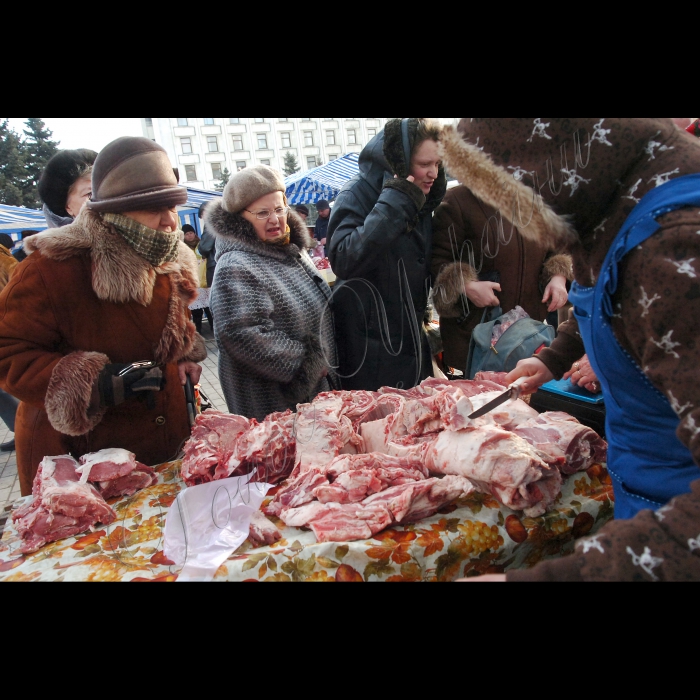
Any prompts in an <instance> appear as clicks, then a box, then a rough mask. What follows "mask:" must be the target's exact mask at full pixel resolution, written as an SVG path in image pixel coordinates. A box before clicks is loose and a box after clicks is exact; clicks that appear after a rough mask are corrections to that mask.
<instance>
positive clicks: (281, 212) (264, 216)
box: [246, 207, 289, 221]
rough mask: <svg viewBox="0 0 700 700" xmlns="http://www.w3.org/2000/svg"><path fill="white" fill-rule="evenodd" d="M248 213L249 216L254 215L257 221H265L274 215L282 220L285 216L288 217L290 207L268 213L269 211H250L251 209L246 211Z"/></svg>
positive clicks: (278, 208)
mask: <svg viewBox="0 0 700 700" xmlns="http://www.w3.org/2000/svg"><path fill="white" fill-rule="evenodd" d="M246 211H247V212H248V213H249V214H253V215H254V216H255V218H256V219H260V221H264V220H265V219H269V218H270V217H271V216H272V215H273V214H274V215H275V216H276V217H277V218H278V219H281V218H282V217H283V216H286V215H287V212H288V211H289V207H277V209H275V210H274V211H268V210H267V209H262V210H261V211H250V209H246Z"/></svg>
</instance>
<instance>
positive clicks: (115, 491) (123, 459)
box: [77, 448, 158, 499]
mask: <svg viewBox="0 0 700 700" xmlns="http://www.w3.org/2000/svg"><path fill="white" fill-rule="evenodd" d="M77 471H78V473H79V474H80V475H81V476H80V480H81V481H82V482H83V483H85V482H86V481H90V482H91V483H92V484H93V485H94V486H95V488H96V489H97V490H98V491H99V492H100V494H101V495H102V498H104V499H108V498H117V497H119V496H133V495H134V494H135V493H136V492H137V491H140V490H141V489H144V488H147V487H148V486H152V485H153V484H155V483H156V482H157V481H158V476H157V474H156V472H155V470H154V469H152V468H151V467H147V466H146V465H145V464H141V463H140V462H137V461H136V455H134V453H133V452H129V451H128V450H123V449H120V448H110V449H106V450H100V451H99V452H91V453H90V454H86V455H83V456H82V457H81V458H80V466H79V467H78V470H77Z"/></svg>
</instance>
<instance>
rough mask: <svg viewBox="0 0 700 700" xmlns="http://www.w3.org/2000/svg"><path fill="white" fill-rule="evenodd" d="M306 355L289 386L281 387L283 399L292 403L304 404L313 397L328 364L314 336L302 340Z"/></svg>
mask: <svg viewBox="0 0 700 700" xmlns="http://www.w3.org/2000/svg"><path fill="white" fill-rule="evenodd" d="M304 347H305V349H306V353H305V355H304V360H303V362H302V363H301V367H299V369H298V371H297V373H296V374H295V375H294V379H292V381H291V382H289V384H286V385H284V386H283V387H282V391H283V394H284V396H285V398H286V399H287V400H288V401H290V402H293V403H296V404H298V403H306V402H307V401H310V400H311V399H312V398H313V396H312V393H313V392H314V390H315V389H316V387H317V386H318V384H319V382H320V381H321V378H322V376H323V371H324V370H326V369H328V364H327V362H326V360H325V358H324V356H323V350H322V348H321V343H320V342H319V339H318V338H317V337H316V336H315V335H308V336H306V338H304Z"/></svg>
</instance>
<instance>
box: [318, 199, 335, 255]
mask: <svg viewBox="0 0 700 700" xmlns="http://www.w3.org/2000/svg"><path fill="white" fill-rule="evenodd" d="M316 211H317V212H318V219H316V228H315V229H314V238H315V239H316V240H317V241H318V242H319V243H320V244H321V245H326V235H327V234H328V222H329V221H330V218H331V205H330V204H328V202H327V201H326V200H325V199H321V200H320V201H318V202H317V203H316Z"/></svg>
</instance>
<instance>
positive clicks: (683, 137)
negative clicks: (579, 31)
mask: <svg viewBox="0 0 700 700" xmlns="http://www.w3.org/2000/svg"><path fill="white" fill-rule="evenodd" d="M460 132H461V133H460V134H458V133H456V132H455V131H450V130H447V133H446V134H445V135H444V143H445V162H446V166H447V168H448V170H449V171H450V172H451V173H452V174H453V175H455V176H456V177H458V178H459V179H460V181H462V182H464V183H465V185H467V186H468V187H470V189H472V190H473V191H474V192H475V193H476V194H478V196H480V198H482V199H484V200H485V201H487V202H488V203H489V204H491V205H492V206H494V207H495V208H496V209H497V210H498V211H499V215H502V216H503V217H505V218H506V219H508V220H514V221H516V223H522V222H525V223H527V221H528V219H530V223H529V225H527V226H523V227H522V228H521V231H522V232H523V233H524V234H525V235H529V236H531V237H534V238H536V239H540V240H544V239H555V240H556V241H559V242H561V241H568V249H569V250H570V252H571V253H572V255H573V262H574V277H575V280H576V282H577V283H578V284H579V285H581V287H591V286H595V284H596V282H597V280H598V277H599V275H600V272H601V268H602V265H603V262H604V260H605V257H606V255H607V253H608V250H609V249H610V247H611V245H612V243H613V241H614V240H615V239H616V237H617V234H618V232H619V231H620V229H621V228H622V226H623V224H624V222H625V221H626V220H627V218H628V217H629V215H630V213H631V212H632V210H633V209H634V208H635V206H636V205H637V204H638V203H639V201H640V200H641V199H642V198H643V197H644V196H645V195H647V194H648V193H650V192H652V191H653V190H654V189H655V188H656V187H658V186H660V185H662V184H664V183H666V182H668V181H670V180H672V179H674V178H678V177H681V176H686V175H693V174H695V173H698V172H700V143H698V141H697V139H694V138H693V137H692V136H690V135H688V134H686V133H684V132H682V131H680V130H679V129H677V128H676V127H675V126H674V125H673V123H672V121H671V120H670V119H662V118H645V119H642V118H639V119H632V118H629V119H624V118H614V119H613V118H605V119H599V118H595V119H593V118H520V119H516V118H513V119H477V118H473V119H465V120H462V122H461V123H460ZM477 143H478V147H477V146H476V144H477ZM481 149H483V151H482V150H481ZM511 166H512V167H519V168H521V169H522V170H524V171H527V172H528V173H530V175H529V177H528V178H527V179H526V182H516V181H515V180H514V179H513V178H512V176H509V174H508V170H507V168H508V167H511ZM526 185H530V187H527V186H526ZM533 190H534V191H533ZM540 195H541V198H540ZM530 217H531V218H530ZM656 220H657V222H658V224H659V226H660V228H659V229H658V230H657V231H656V232H655V233H654V234H653V235H651V237H649V238H647V239H646V240H644V241H643V242H641V243H640V244H639V245H638V246H636V247H635V248H633V249H632V250H631V251H630V252H629V253H628V254H627V255H626V256H625V257H624V258H622V260H621V262H620V264H619V267H618V278H617V287H616V291H614V293H613V295H612V307H613V308H612V315H611V321H610V325H611V331H612V333H613V334H614V338H615V341H616V342H617V343H618V344H619V346H620V347H621V349H622V351H623V352H624V353H626V355H627V356H628V358H629V359H630V360H631V362H632V363H633V364H634V366H636V367H637V368H638V371H639V373H640V374H641V375H643V381H644V382H646V383H648V385H649V386H651V387H653V389H654V390H655V391H656V392H657V394H658V396H659V397H660V399H661V400H662V401H665V402H666V403H667V406H668V407H669V411H670V412H671V415H673V413H674V412H675V416H676V426H677V427H676V437H675V438H673V439H674V440H677V441H678V442H677V443H675V444H674V445H670V444H669V445H668V448H669V450H670V449H674V450H678V449H680V450H685V451H686V455H687V456H688V457H687V458H688V461H689V462H690V464H691V465H692V463H694V464H695V466H696V467H698V470H697V480H695V481H693V482H692V484H690V486H689V487H688V489H687V491H689V492H688V493H684V492H679V493H677V494H676V495H675V498H671V499H670V500H667V502H666V505H664V506H663V507H661V508H656V510H653V509H651V510H641V511H640V512H639V513H638V514H637V515H636V516H635V517H633V518H630V519H628V520H615V521H613V522H611V523H609V524H607V525H606V526H605V527H604V528H602V529H601V530H600V532H598V533H597V534H596V535H595V536H593V537H589V538H587V539H585V540H582V541H580V542H578V543H577V546H576V554H575V555H573V556H571V557H567V558H564V559H561V560H557V561H552V562H546V563H542V564H540V565H538V566H537V567H535V568H534V569H533V570H531V571H515V572H509V573H508V575H507V579H508V580H509V581H525V580H563V581H566V580H598V581H602V580H610V581H612V580H618V581H619V580H628V581H634V580H644V581H657V580H667V581H670V580H698V579H700V466H699V465H700V375H699V374H698V370H697V368H698V367H699V366H700V343H699V342H698V336H699V335H700V333H699V330H698V325H697V323H698V321H697V320H698V319H699V318H700V235H699V232H700V208H696V207H694V206H686V207H685V208H681V209H677V210H675V211H670V212H669V213H666V214H661V215H659V216H658V218H657V219H656ZM583 350H584V348H583V345H582V340H581V336H580V334H579V328H578V324H577V321H576V320H575V319H574V318H571V320H569V321H568V322H567V323H565V324H563V325H562V326H560V327H559V334H558V336H557V339H556V340H555V341H554V343H553V344H552V346H551V347H550V348H548V349H546V350H543V351H542V352H541V353H540V354H539V355H538V356H537V358H531V359H529V360H524V361H522V362H521V363H520V364H519V366H518V368H516V370H514V371H513V372H512V373H511V374H510V375H509V377H508V379H509V380H510V381H513V380H514V379H515V378H517V377H519V376H526V375H527V376H529V377H530V379H529V381H528V388H530V389H534V388H536V387H537V386H540V385H541V384H542V383H544V382H546V381H548V380H550V379H552V378H560V377H561V376H562V375H563V374H564V372H566V371H567V370H568V369H569V368H570V367H571V364H572V362H574V361H575V360H577V358H579V357H581V355H582V354H583ZM576 379H577V377H574V380H576ZM613 386H614V385H613V384H611V387H613ZM615 391H618V392H622V393H623V394H624V392H625V391H626V388H625V387H619V386H617V387H615ZM621 396H622V394H620V397H621ZM608 400H611V401H614V400H620V399H619V398H618V399H616V395H615V394H611V395H610V396H607V395H606V401H608ZM608 437H610V436H608ZM664 439H665V438H664ZM640 457H642V458H643V455H641V456H640ZM616 493H617V486H616Z"/></svg>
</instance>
